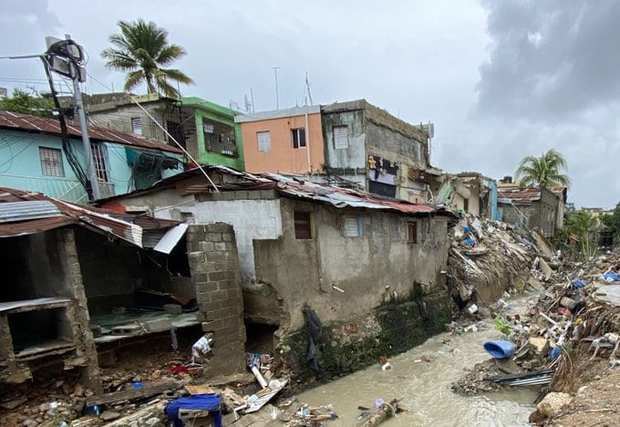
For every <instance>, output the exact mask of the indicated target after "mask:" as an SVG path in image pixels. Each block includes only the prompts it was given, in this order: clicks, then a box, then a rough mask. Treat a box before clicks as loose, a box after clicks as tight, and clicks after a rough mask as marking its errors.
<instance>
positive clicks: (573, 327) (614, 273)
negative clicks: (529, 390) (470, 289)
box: [453, 253, 620, 422]
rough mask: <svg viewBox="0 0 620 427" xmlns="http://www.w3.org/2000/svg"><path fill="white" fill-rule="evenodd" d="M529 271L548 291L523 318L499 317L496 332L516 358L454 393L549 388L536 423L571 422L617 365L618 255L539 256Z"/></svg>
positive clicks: (482, 370)
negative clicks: (564, 418) (575, 408)
mask: <svg viewBox="0 0 620 427" xmlns="http://www.w3.org/2000/svg"><path fill="white" fill-rule="evenodd" d="M532 266H533V268H532V271H536V272H538V274H540V275H543V277H542V279H543V280H545V279H547V280H548V281H549V283H551V284H549V285H548V286H547V287H546V288H542V289H541V290H540V295H539V297H538V299H537V300H536V301H535V303H534V304H532V305H531V306H530V307H529V309H528V310H527V312H526V313H524V314H512V315H511V314H508V313H506V312H499V313H498V314H497V317H496V327H497V329H498V331H501V332H502V333H503V334H504V335H505V338H506V339H507V340H509V341H510V343H511V344H512V345H513V346H514V353H513V354H512V355H511V356H510V357H507V358H502V357H501V356H500V355H498V354H494V353H493V352H490V354H492V356H493V357H492V358H491V359H490V360H488V361H485V362H483V363H480V364H478V365H476V366H475V367H474V368H473V369H472V371H470V372H469V373H468V374H467V375H466V376H465V378H463V379H461V380H460V381H459V382H457V383H455V384H454V385H453V389H454V390H455V391H457V392H459V393H463V394H475V393H482V392H488V391H493V390H497V389H498V388H501V387H504V386H513V387H514V386H534V385H538V386H545V387H544V388H543V389H542V390H543V391H544V392H551V393H549V394H548V395H547V397H545V398H544V399H543V397H544V395H541V402H540V404H539V405H538V409H537V411H536V412H535V413H534V414H533V416H532V418H531V421H532V422H543V420H544V419H546V418H549V417H556V416H560V415H562V414H564V415H566V413H567V411H569V409H566V408H570V407H571V406H569V405H568V404H569V403H570V400H571V399H572V395H574V394H575V393H576V391H577V389H578V388H579V386H582V385H583V383H584V382H588V381H590V380H592V379H593V378H599V379H600V377H601V376H602V375H609V372H613V371H614V369H617V366H619V365H620V354H619V353H618V349H619V347H620V253H608V254H605V255H600V256H597V257H593V258H591V259H589V260H588V261H586V262H571V261H569V260H562V259H560V258H559V257H557V256H554V257H552V258H547V259H545V257H543V256H542V255H541V256H540V257H536V258H534V261H533V264H532ZM547 268H549V270H550V271H547ZM554 268H555V270H554ZM567 393H568V394H567ZM617 400H618V401H617V402H616V404H617V405H620V399H617ZM563 408H564V409H563Z"/></svg>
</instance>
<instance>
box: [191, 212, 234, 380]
mask: <svg viewBox="0 0 620 427" xmlns="http://www.w3.org/2000/svg"><path fill="white" fill-rule="evenodd" d="M187 246H188V248H187V249H188V258H189V265H190V271H191V275H192V282H193V283H194V287H195V291H196V299H197V302H198V305H199V307H200V311H201V312H202V313H203V316H204V322H203V330H204V331H205V332H213V333H214V335H215V346H214V351H213V354H214V356H213V358H212V359H211V361H210V363H209V366H208V367H207V371H206V375H207V376H216V375H226V374H231V373H234V372H239V371H242V370H244V369H245V324H244V321H243V296H242V292H241V283H240V271H239V258H238V254H237V245H236V243H235V234H234V231H233V228H232V226H231V225H228V224H223V223H217V224H209V225H193V226H190V228H189V230H188V234H187Z"/></svg>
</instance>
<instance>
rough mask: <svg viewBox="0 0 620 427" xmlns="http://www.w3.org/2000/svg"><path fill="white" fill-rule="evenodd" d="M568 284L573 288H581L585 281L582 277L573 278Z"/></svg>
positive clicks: (583, 286)
mask: <svg viewBox="0 0 620 427" xmlns="http://www.w3.org/2000/svg"><path fill="white" fill-rule="evenodd" d="M570 285H571V287H572V288H573V289H581V288H585V286H586V281H585V280H583V279H575V280H573V281H572V282H571V284H570Z"/></svg>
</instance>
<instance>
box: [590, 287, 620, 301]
mask: <svg viewBox="0 0 620 427" xmlns="http://www.w3.org/2000/svg"><path fill="white" fill-rule="evenodd" d="M593 296H594V299H595V300H597V301H598V302H604V303H607V304H611V305H615V306H620V285H596V292H594V294H593Z"/></svg>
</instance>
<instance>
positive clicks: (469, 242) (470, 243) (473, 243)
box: [463, 236, 476, 248]
mask: <svg viewBox="0 0 620 427" xmlns="http://www.w3.org/2000/svg"><path fill="white" fill-rule="evenodd" d="M463 243H464V244H465V246H469V247H470V248H473V247H474V246H476V241H475V240H474V239H473V238H471V237H469V236H468V237H466V238H465V239H463Z"/></svg>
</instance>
